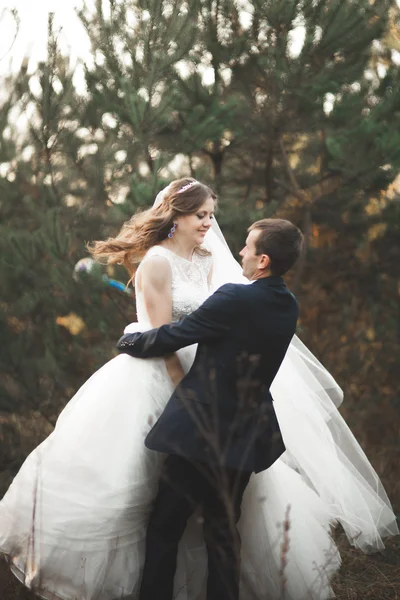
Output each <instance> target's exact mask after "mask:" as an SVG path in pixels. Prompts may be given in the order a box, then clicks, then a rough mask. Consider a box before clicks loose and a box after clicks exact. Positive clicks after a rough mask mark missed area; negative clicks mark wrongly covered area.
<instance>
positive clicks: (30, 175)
mask: <svg viewBox="0 0 400 600" xmlns="http://www.w3.org/2000/svg"><path fill="white" fill-rule="evenodd" d="M12 16H13V19H14V21H15V25H16V27H18V12H16V11H14V12H13V13H12ZM79 18H80V20H81V23H82V24H83V25H84V28H85V31H86V35H87V37H88V40H89V42H90V47H91V56H90V60H87V61H85V62H84V63H83V64H81V65H79V68H81V70H82V73H83V74H84V84H85V85H84V87H83V88H82V86H77V85H76V78H75V77H74V74H75V73H76V68H77V67H76V64H75V63H73V62H72V61H71V59H70V57H69V56H68V55H66V54H65V53H62V52H61V50H60V45H59V33H60V32H59V30H58V29H57V27H56V26H55V23H54V19H53V16H52V15H50V16H49V21H48V44H47V48H48V51H47V58H46V60H44V61H42V62H40V63H39V64H38V65H37V66H36V68H35V69H34V70H32V69H28V63H29V57H27V58H26V60H24V61H23V63H22V66H21V67H20V69H19V71H18V72H17V73H14V74H11V75H7V76H6V75H4V76H2V80H1V87H0V107H1V108H0V281H1V292H0V330H1V344H0V443H1V453H0V495H1V494H2V493H3V492H4V491H5V490H6V489H7V487H8V485H9V484H10V482H11V480H12V477H13V475H14V474H15V473H16V471H17V470H18V468H19V467H20V465H21V464H22V462H23V460H24V459H25V457H26V456H27V454H28V452H29V451H30V450H31V449H32V448H33V447H35V446H36V445H37V444H38V443H39V442H40V441H41V440H43V439H44V437H45V436H47V435H48V434H49V433H50V432H51V430H52V428H53V427H54V424H55V422H56V419H57V415H58V414H59V412H60V411H61V409H62V408H63V407H64V406H65V404H66V403H67V401H68V400H69V399H70V398H71V397H72V396H73V394H74V392H75V391H76V390H77V389H78V388H79V386H80V385H81V384H82V383H83V382H84V381H85V380H86V379H87V378H88V377H89V376H90V375H91V374H92V373H93V372H94V371H95V370H96V369H98V368H99V367H100V366H101V365H102V364H104V362H105V361H107V360H108V359H110V358H112V357H113V356H115V355H116V350H115V342H116V340H117V339H118V337H119V336H120V334H121V332H122V331H123V328H124V326H125V325H126V324H127V323H129V322H131V321H134V320H135V319H136V315H135V306H134V296H133V295H130V294H127V293H125V292H123V291H120V290H118V289H116V288H114V287H111V286H110V285H109V283H108V282H107V281H106V279H105V278H104V277H103V276H104V275H108V277H109V278H114V279H117V280H119V281H123V282H126V281H127V279H128V277H127V275H126V273H124V272H123V271H122V270H121V269H120V268H105V267H100V266H98V267H96V268H94V269H92V270H91V271H90V272H89V271H88V270H86V271H85V270H84V271H78V272H77V270H76V269H75V266H76V264H77V263H78V261H79V260H80V259H82V258H85V257H86V256H87V252H86V249H85V244H86V242H89V241H92V240H95V239H103V238H106V237H108V236H109V235H114V234H115V233H116V232H117V231H118V229H119V227H120V226H121V224H122V223H123V222H124V221H125V220H127V219H128V218H129V217H130V216H131V215H132V214H133V213H134V212H135V211H136V210H138V209H143V208H146V207H148V206H150V205H151V204H152V203H153V201H154V198H155V196H156V194H157V192H158V191H159V190H160V189H161V188H162V187H164V186H165V185H166V184H167V183H168V182H169V181H170V180H171V179H174V178H177V177H180V176H183V175H190V176H192V177H196V178H197V179H200V180H202V181H204V182H206V183H208V184H210V185H211V186H212V187H213V188H214V189H215V191H216V192H217V193H218V196H219V213H218V221H219V224H220V226H221V228H222V230H223V232H224V234H225V237H226V239H227V241H228V243H229V245H230V247H231V249H232V251H233V252H234V254H235V255H237V253H238V251H239V250H240V248H241V246H242V244H243V240H244V237H245V232H246V228H247V226H248V225H249V224H250V223H251V222H252V221H254V220H256V219H258V218H262V217H268V216H276V217H284V218H288V219H290V220H292V221H293V222H295V223H296V224H298V225H299V226H300V227H301V229H302V230H303V232H304V234H305V241H306V248H305V252H304V255H303V257H302V259H301V260H300V261H299V263H298V265H297V267H296V268H295V269H294V270H293V272H292V273H291V274H290V276H289V277H288V283H289V286H290V287H291V289H292V290H293V291H294V292H295V293H296V295H297V296H298V299H299V302H300V306H301V318H300V322H299V326H298V335H299V336H300V338H301V339H302V341H303V342H304V343H306V344H307V346H308V347H309V348H310V349H311V350H312V351H313V352H314V354H315V355H316V356H317V357H318V358H319V359H320V360H321V362H322V363H323V364H324V365H325V366H326V367H327V368H328V369H329V370H330V372H331V373H332V374H333V375H334V377H335V378H336V380H337V381H338V382H339V384H340V385H341V386H342V387H343V389H344V392H345V400H344V404H343V406H342V408H341V412H342V414H343V416H344V417H345V418H346V420H347V422H348V424H349V426H350V427H351V429H352V431H353V432H354V434H355V435H356V437H357V439H358V440H359V442H360V443H361V445H362V447H363V448H364V450H365V451H366V453H367V455H368V457H369V458H370V460H371V462H372V463H373V465H374V467H375V468H376V470H377V471H378V473H379V475H380V476H381V478H382V480H383V483H384V485H385V487H386V489H387V492H388V494H389V496H390V498H391V500H392V501H393V503H394V505H395V508H396V510H397V511H398V510H399V508H400V484H399V478H398V473H397V465H398V463H399V431H400V398H399V391H398V390H399V375H398V373H399V369H400V358H399V352H398V350H399V346H398V344H399V333H400V320H399V317H400V315H399V295H400V267H399V264H400V175H399V173H400V73H399V65H400V11H399V8H398V6H397V3H396V2H394V1H393V0H241V1H239V0H187V1H176V0H124V1H117V0H96V2H94V4H93V6H91V7H90V8H89V7H88V6H85V5H83V7H82V8H81V9H80V11H79ZM0 23H1V21H0ZM10 51H11V52H12V48H11V50H10ZM21 116H23V117H24V119H25V123H26V126H25V127H24V128H23V129H21V127H19V126H18V125H17V123H18V121H19V118H20V117H21ZM81 264H82V263H81ZM84 264H85V263H84ZM337 536H338V539H339V543H342V544H343V548H344V549H345V550H344V567H343V569H342V571H341V574H340V575H339V578H338V581H337V588H336V589H337V593H338V596H339V597H342V598H348V599H350V600H352V599H353V598H354V599H356V598H357V599H358V598H360V599H361V598H366V597H369V594H372V595H371V596H370V597H371V598H374V599H375V598H393V599H394V598H397V597H398V596H397V595H395V594H398V593H399V589H400V574H399V566H398V565H399V561H400V548H399V546H398V543H397V542H396V541H393V542H391V543H390V544H389V549H388V550H387V552H386V553H385V554H384V555H382V556H381V555H378V556H375V557H373V558H371V557H361V556H360V555H359V554H358V553H357V552H355V551H353V550H349V549H348V548H347V547H346V546H345V544H344V542H343V540H342V541H341V539H340V532H339V533H338V534H337ZM0 580H1V578H0ZM4 585H5V584H4ZM7 585H8V583H7ZM10 585H11V584H10ZM376 586H378V587H376ZM7 589H8V588H7ZM10 589H11V588H10ZM13 589H14V588H13ZM396 590H397V591H396ZM12 593H13V594H17V591H15V590H14V591H13V592H12ZM18 593H21V594H23V593H24V592H23V591H22V590H19V592H18ZM10 594H11V592H10ZM11 597H13V598H14V597H17V596H16V595H13V596H11V595H10V598H11ZM21 597H22V596H21Z"/></svg>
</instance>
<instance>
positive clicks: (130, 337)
mask: <svg viewBox="0 0 400 600" xmlns="http://www.w3.org/2000/svg"><path fill="white" fill-rule="evenodd" d="M141 336H142V334H141V333H139V332H135V333H125V334H124V335H123V336H122V337H121V338H120V339H119V340H118V342H117V348H118V350H119V351H120V352H122V353H124V354H130V355H131V356H136V354H134V352H133V348H134V346H135V344H136V342H137V340H138V339H140V337H141Z"/></svg>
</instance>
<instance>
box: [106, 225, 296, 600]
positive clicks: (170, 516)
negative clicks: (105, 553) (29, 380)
mask: <svg viewBox="0 0 400 600" xmlns="http://www.w3.org/2000/svg"><path fill="white" fill-rule="evenodd" d="M302 237H303V236H302V234H301V232H300V231H299V229H297V227H295V226H294V225H293V224H292V223H290V222H289V221H285V220H282V219H263V220H261V221H257V222H256V223H254V224H253V225H252V226H251V227H250V228H249V230H248V236H247V239H246V245H245V247H244V248H243V250H242V251H241V252H240V255H241V256H242V264H243V274H244V275H245V276H246V277H247V278H248V279H249V280H251V281H252V282H253V283H252V285H241V284H226V285H223V286H222V287H220V288H219V289H218V290H217V291H216V292H215V293H214V294H213V295H212V296H210V297H209V298H208V299H207V300H206V301H205V302H204V304H203V305H202V306H200V308H198V309H197V310H196V311H195V312H194V313H192V314H191V315H188V316H187V317H185V318H183V319H182V320H181V321H179V322H177V323H171V324H169V325H163V326H162V327H160V328H159V329H153V330H151V331H148V332H146V333H133V334H126V335H124V336H123V337H122V338H121V339H120V340H119V342H118V348H119V350H120V351H121V352H125V353H127V354H129V355H131V356H135V357H138V358H147V357H159V356H163V355H167V354H170V353H172V352H175V351H176V350H178V349H179V348H183V347H184V346H189V345H191V344H194V343H197V344H198V348H197V353H196V357H195V360H194V363H193V366H192V367H191V369H190V371H189V372H188V374H187V375H186V376H185V377H184V378H183V380H182V381H181V383H180V384H179V385H178V387H177V388H176V390H175V391H174V393H173V394H172V396H171V398H170V400H169V402H168V404H167V406H166V408H165V410H164V412H163V413H162V415H161V416H160V418H159V419H158V421H157V423H156V424H155V425H154V427H153V428H152V430H151V431H150V433H149V434H148V435H147V437H146V440H145V444H146V446H147V448H150V449H151V450H155V451H157V452H164V453H166V454H168V457H167V459H166V461H165V465H164V469H163V473H162V476H161V481H160V487H159V491H158V495H157V497H156V500H155V504H154V507H153V510H152V513H151V516H150V522H149V526H148V531H147V538H146V558H145V565H144V573H143V580H142V584H141V591H140V600H172V598H173V582H174V574H175V570H176V562H177V550H178V543H179V540H180V538H181V537H182V534H183V532H184V530H185V527H186V523H187V520H188V518H189V517H190V516H191V514H192V513H193V512H194V511H195V510H196V508H197V507H198V506H201V508H202V519H203V529H204V538H205V543H206V546H207V551H208V581H207V599H208V600H237V598H238V596H239V576H240V536H239V533H238V532H237V529H236V524H237V522H238V520H239V517H240V507H241V502H242V497H243V493H244V491H245V488H246V486H247V484H248V482H249V479H250V475H251V473H252V472H256V473H258V472H259V471H263V470H264V469H268V467H270V466H271V465H272V464H273V463H274V462H275V461H276V460H277V458H279V456H280V455H281V454H282V452H283V451H284V449H285V447H284V444H283V441H282V437H281V434H280V430H279V425H278V422H277V419H276V416H275V412H274V408H273V402H272V397H271V395H270V392H269V388H270V386H271V384H272V381H273V380H274V377H275V375H276V373H277V372H278V369H279V367H280V365H281V363H282V361H283V358H284V356H285V353H286V350H287V348H288V346H289V344H290V341H291V339H292V337H293V335H294V333H295V329H296V322H297V317H298V305H297V301H296V299H295V297H294V296H293V294H292V293H291V292H290V291H289V290H288V289H287V287H286V285H285V282H284V280H283V279H282V275H284V274H285V273H286V271H288V270H289V269H290V268H291V267H292V266H293V264H294V263H295V262H296V260H297V258H298V257H299V255H300V252H301V247H302Z"/></svg>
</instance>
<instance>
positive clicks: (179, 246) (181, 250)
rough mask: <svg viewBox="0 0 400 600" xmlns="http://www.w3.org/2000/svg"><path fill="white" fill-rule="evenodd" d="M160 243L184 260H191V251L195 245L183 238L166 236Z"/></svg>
mask: <svg viewBox="0 0 400 600" xmlns="http://www.w3.org/2000/svg"><path fill="white" fill-rule="evenodd" d="M162 245H163V246H165V247H166V248H168V249H169V250H171V251H172V252H174V253H175V254H177V255H178V256H180V257H181V258H186V260H192V256H193V252H194V249H195V247H196V246H193V244H192V243H190V242H186V241H185V240H182V239H179V238H175V239H173V238H172V239H170V238H167V239H166V240H165V241H163V242H162Z"/></svg>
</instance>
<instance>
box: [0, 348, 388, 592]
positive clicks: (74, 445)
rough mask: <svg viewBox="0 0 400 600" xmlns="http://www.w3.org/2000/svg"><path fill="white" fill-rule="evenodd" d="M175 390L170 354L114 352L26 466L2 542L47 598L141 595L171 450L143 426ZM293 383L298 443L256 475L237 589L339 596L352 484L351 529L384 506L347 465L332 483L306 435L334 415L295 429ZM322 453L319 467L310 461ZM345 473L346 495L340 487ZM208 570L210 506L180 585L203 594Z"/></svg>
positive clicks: (3, 517)
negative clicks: (339, 542)
mask: <svg viewBox="0 0 400 600" xmlns="http://www.w3.org/2000/svg"><path fill="white" fill-rule="evenodd" d="M194 353H195V347H190V348H185V349H183V350H180V351H179V356H180V359H181V362H182V364H183V366H184V368H185V370H187V369H188V368H189V367H190V365H191V364H192V361H193V358H194ZM289 375H290V373H289ZM294 385H295V382H294ZM172 391H173V390H172V384H171V381H170V379H169V377H168V374H167V371H166V368H165V363H164V361H163V360H162V359H151V360H140V359H135V358H131V357H129V356H127V355H120V356H118V357H116V358H114V359H113V360H111V361H110V362H108V363H107V364H106V365H104V367H102V368H101V369H100V370H99V371H97V372H96V373H95V374H94V375H93V376H92V377H91V378H90V379H89V380H88V381H87V382H86V383H85V384H84V385H83V386H82V388H81V389H80V390H79V391H78V392H77V394H76V395H75V396H74V397H73V398H72V400H71V401H70V402H69V403H68V404H67V406H66V407H65V409H64V410H63V412H62V413H61V415H60V417H59V419H58V421H57V424H56V427H55V429H54V431H53V433H52V434H51V435H50V436H49V437H48V438H47V439H46V440H45V441H44V442H43V443H42V444H41V445H40V446H38V447H37V448H36V449H35V450H34V451H33V452H32V453H31V454H30V455H29V456H28V458H27V459H26V461H25V463H24V464H23V466H22V467H21V469H20V471H19V473H18V474H17V476H16V477H15V479H14V481H13V483H12V484H11V486H10V488H9V490H8V492H7V493H6V495H5V497H4V498H3V500H2V501H1V503H0V551H1V552H2V553H4V554H6V555H7V556H8V558H9V561H10V566H11V568H12V570H13V572H14V573H15V575H16V576H17V577H19V579H20V580H21V581H23V583H24V584H25V585H26V586H28V587H31V588H33V589H35V590H36V591H37V592H38V593H39V594H40V595H41V596H42V597H43V598H45V599H46V600H116V599H117V598H124V597H126V596H131V597H132V598H136V595H137V594H138V591H139V586H140V576H141V569H142V566H143V562H144V547H145V536H146V526H147V522H148V518H149V512H150V510H151V506H152V501H153V499H154V497H155V494H156V493H157V487H158V479H159V474H160V469H161V467H162V464H163V461H164V460H165V456H164V455H162V454H159V453H156V452H152V451H150V450H147V449H146V448H145V446H144V438H145V436H146V434H147V432H148V431H149V430H150V428H151V426H152V423H153V422H154V421H155V420H156V419H157V417H158V415H159V414H160V413H161V411H162V410H163V408H164V406H165V404H166V402H167V401H168V399H169V397H170V394H171V392H172ZM285 394H286V389H285V387H284V386H283V387H282V388H281V389H278V388H276V389H275V392H274V397H275V401H276V409H277V414H278V418H280V420H281V421H282V423H281V425H283V430H284V437H285V441H286V443H287V444H288V447H289V448H290V450H289V451H288V452H287V453H286V454H285V455H283V457H282V458H281V459H279V460H278V461H277V462H276V463H275V464H274V465H273V466H272V467H271V468H270V469H268V470H267V471H264V472H262V473H259V474H257V475H256V474H253V475H252V476H251V479H250V482H249V485H248V487H247V489H246V491H245V495H244V498H243V503H242V516H241V519H240V522H239V525H238V527H239V531H240V534H241V538H242V574H241V592H240V600H253V599H256V598H257V599H259V598H263V600H278V599H279V598H281V597H282V596H283V589H284V590H285V592H284V593H285V595H284V597H285V598H286V599H288V600H306V599H307V600H310V599H311V600H312V599H314V600H324V599H325V598H329V597H331V596H332V591H331V588H330V584H329V582H330V579H331V577H332V575H333V573H334V572H335V571H336V570H337V569H338V567H339V565H340V557H339V554H338V551H337V549H336V547H335V545H334V543H333V541H332V538H331V536H330V527H331V524H332V523H334V522H335V521H336V520H337V519H338V518H339V519H340V518H341V516H342V513H343V511H344V509H343V507H344V506H345V505H346V497H345V495H346V493H348V494H352V493H354V494H356V497H355V498H354V502H355V503H356V505H358V506H359V507H360V512H359V515H360V520H361V522H360V523H356V524H354V523H352V522H350V523H348V527H349V528H350V530H351V532H353V529H354V528H355V529H354V532H355V533H357V532H358V530H357V531H355V530H356V529H357V525H358V526H359V529H360V528H361V529H362V525H363V523H364V522H365V520H367V521H368V519H369V521H371V523H372V522H373V521H374V518H375V516H374V514H375V513H374V510H375V508H377V507H375V506H372V509H373V510H371V505H370V504H368V502H369V500H370V499H369V498H368V497H361V496H362V494H361V496H360V493H359V488H357V486H356V485H355V484H354V485H353V487H352V488H348V489H347V488H346V489H344V487H345V486H346V485H347V483H348V480H347V475H346V473H343V472H341V473H334V476H332V477H331V478H329V477H328V483H326V482H325V483H323V480H324V478H325V479H326V472H327V471H329V464H324V460H326V459H329V454H324V455H323V456H322V458H320V457H314V456H312V455H311V456H310V455H309V454H307V453H308V452H310V446H309V445H308V446H307V436H308V435H311V434H312V430H313V427H325V426H326V425H323V424H326V423H327V421H329V420H330V417H329V418H327V416H326V415H317V416H316V417H315V419H314V421H313V424H312V427H311V429H310V430H309V431H304V432H299V431H297V430H296V414H290V411H291V407H290V406H289V408H285V406H286V405H285V404H284V403H282V402H280V400H284V401H285V402H287V398H284V396H285ZM298 400H299V401H301V399H298ZM300 408H301V407H300V406H297V408H296V407H295V406H294V407H293V410H295V409H296V410H297V411H299V410H300ZM319 421H321V422H319ZM330 435H331V434H330ZM292 437H293V440H292V439H291V438H292ZM328 437H329V436H328ZM326 443H327V445H328V446H329V440H328V441H327V442H326ZM304 444H305V445H304ZM297 451H298V452H299V453H300V455H301V456H300V460H299V461H298V462H297V461H296V456H295V453H296V452H297ZM311 452H312V448H311ZM303 454H305V455H307V456H306V458H303ZM314 458H315V460H316V463H317V466H316V467H315V469H314V471H315V472H314V473H313V472H311V473H310V472H308V471H309V469H308V467H306V461H309V462H311V463H313V460H314ZM321 464H323V465H324V467H323V469H322V472H321ZM336 467H337V469H339V467H338V465H336ZM336 467H335V465H334V468H336ZM307 469H308V470H307ZM318 470H319V472H317V471H318ZM311 471H312V469H311ZM338 481H340V483H341V485H342V486H343V489H341V495H342V496H343V497H342V504H341V506H338V503H337V502H336V501H335V499H334V498H335V494H334V493H333V492H332V490H331V488H332V486H334V485H336V484H337V482H338ZM335 482H336V483H335ZM375 501H376V499H375V498H373V499H372V500H371V502H372V503H373V502H375ZM354 502H353V503H354ZM380 508H381V509H382V506H381V507H380ZM382 510H383V509H382ZM382 510H381V513H382ZM386 510H387V511H389V508H387V509H386ZM347 516H348V515H347ZM367 517H368V518H367ZM386 517H387V519H389V520H390V517H389V514H387V515H386ZM348 518H349V519H350V521H351V518H350V517H349V516H348ZM387 519H386V520H387ZM369 521H368V523H369ZM374 526H375V525H374ZM352 528H353V529H352ZM374 531H377V530H376V527H375V530H374ZM360 535H361V534H360ZM374 535H375V533H374ZM376 535H378V533H376ZM378 537H379V535H378ZM379 539H380V538H379ZM206 577H207V555H206V550H205V545H204V541H203V537H202V525H201V518H199V515H198V514H194V515H193V516H192V517H191V519H190V520H189V522H188V526H187V529H186V532H185V534H184V537H183V538H182V540H181V543H180V546H179V555H178V567H177V572H176V576H175V584H174V585H175V596H174V597H175V598H177V599H178V600H203V599H204V590H205V582H206Z"/></svg>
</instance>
